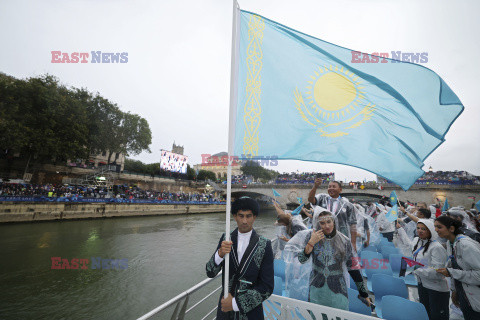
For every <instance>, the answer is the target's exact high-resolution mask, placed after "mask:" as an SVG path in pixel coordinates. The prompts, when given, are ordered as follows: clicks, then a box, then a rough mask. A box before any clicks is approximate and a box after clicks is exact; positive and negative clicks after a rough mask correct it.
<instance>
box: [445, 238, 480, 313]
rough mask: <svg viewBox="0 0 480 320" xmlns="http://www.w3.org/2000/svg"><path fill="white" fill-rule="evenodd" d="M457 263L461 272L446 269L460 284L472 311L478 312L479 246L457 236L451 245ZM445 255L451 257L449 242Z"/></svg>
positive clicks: (479, 284) (479, 310)
mask: <svg viewBox="0 0 480 320" xmlns="http://www.w3.org/2000/svg"><path fill="white" fill-rule="evenodd" d="M453 248H454V251H455V256H456V260H457V263H458V265H459V267H460V268H462V270H459V269H453V268H451V267H449V268H447V270H448V272H449V273H450V274H451V275H452V278H453V279H455V280H458V281H460V282H461V283H462V287H463V290H465V293H466V296H467V299H468V302H470V305H471V307H472V309H473V310H474V311H476V312H480V244H479V243H478V242H476V241H474V240H472V239H471V238H469V237H467V236H465V235H458V236H457V237H456V238H455V242H454V244H453ZM447 254H448V256H451V255H452V254H453V253H452V248H451V244H450V241H449V242H448V243H447Z"/></svg>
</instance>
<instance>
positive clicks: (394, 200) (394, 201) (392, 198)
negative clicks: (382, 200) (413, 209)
mask: <svg viewBox="0 0 480 320" xmlns="http://www.w3.org/2000/svg"><path fill="white" fill-rule="evenodd" d="M397 201H398V198H397V193H396V192H395V190H393V191H392V192H391V193H390V204H391V205H392V206H394V205H396V204H397Z"/></svg>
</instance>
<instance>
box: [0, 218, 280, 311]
mask: <svg viewBox="0 0 480 320" xmlns="http://www.w3.org/2000/svg"><path fill="white" fill-rule="evenodd" d="M274 220H275V213H274V212H273V211H266V212H264V213H262V214H260V215H259V217H258V218H257V220H256V221H255V229H256V230H257V232H258V233H260V234H262V235H264V236H266V237H268V238H269V239H272V238H273V237H274V235H275V228H274V226H273V222H274ZM235 227H236V226H235V225H234V220H233V219H232V230H233V228H235ZM224 229H225V215H224V214H218V213H216V214H192V215H181V216H180V215H176V216H160V217H132V218H112V219H105V220H103V219H102V220H83V221H82V220H80V221H62V222H42V223H35V224H34V223H32V224H8V225H0V287H1V289H0V319H136V318H137V317H139V316H141V315H143V314H145V313H147V312H148V311H150V310H152V309H154V308H155V307H157V306H159V305H161V304H162V303H164V302H166V301H168V300H169V299H171V298H173V297H174V296H176V295H177V294H179V293H181V292H182V291H184V290H186V289H188V288H190V287H191V286H193V285H195V284H196V283H198V282H199V281H201V280H204V279H206V275H205V263H206V262H207V261H208V259H209V258H210V256H211V255H212V253H213V252H214V250H215V248H216V245H217V243H218V239H219V238H220V236H221V234H222V232H223V231H222V230H224ZM52 257H61V258H62V259H69V261H70V262H71V260H72V259H73V258H78V259H89V263H88V264H87V267H88V268H87V269H81V268H79V269H76V270H73V269H70V270H67V269H65V270H62V269H60V270H58V269H52V259H51V258H52ZM92 257H93V258H95V259H96V260H97V261H98V258H101V259H126V260H127V261H126V262H127V263H128V267H127V268H123V269H120V268H115V269H99V268H96V269H92V267H93V266H94V264H93V263H92ZM124 263H125V260H124ZM60 265H61V263H60ZM109 265H111V263H110V264H109ZM96 266H98V265H96ZM120 266H122V267H124V266H126V265H122V264H121V265H120ZM220 282H221V281H220V280H219V279H217V280H216V284H215V286H218V285H220ZM215 286H213V284H212V286H211V287H212V288H213V287H215ZM199 294H200V293H199ZM219 294H220V293H218V294H217V293H216V294H214V295H213V296H212V299H213V300H212V301H211V305H210V306H209V307H210V308H212V306H214V305H215V300H217V299H218V296H219ZM192 299H193V297H192ZM191 305H192V303H190V304H189V306H191ZM205 308H206V306H205V307H204V308H199V310H194V311H192V312H191V313H190V316H189V318H190V319H201V317H202V316H203V315H204V314H205V313H206V312H204V311H205V310H207V309H208V308H207V309H205ZM170 314H171V313H170ZM213 317H214V315H212V316H211V317H209V319H212V318H213ZM164 318H169V316H168V317H167V315H162V316H159V317H156V318H155V319H164Z"/></svg>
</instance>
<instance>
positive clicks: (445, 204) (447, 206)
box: [442, 198, 449, 212]
mask: <svg viewBox="0 0 480 320" xmlns="http://www.w3.org/2000/svg"><path fill="white" fill-rule="evenodd" d="M448 208H449V205H448V199H447V198H445V202H444V203H443V208H442V212H444V211H448Z"/></svg>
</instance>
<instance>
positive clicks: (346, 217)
mask: <svg viewBox="0 0 480 320" xmlns="http://www.w3.org/2000/svg"><path fill="white" fill-rule="evenodd" d="M321 184H322V179H321V178H316V179H315V183H314V184H313V187H312V190H310V193H309V194H308V201H309V202H310V203H311V204H312V205H314V206H320V207H322V208H326V209H327V210H328V211H330V212H331V213H332V214H333V216H334V217H335V219H336V220H337V221H338V225H337V228H338V231H339V232H341V233H343V234H344V235H345V236H346V237H347V238H350V241H351V243H352V247H353V249H354V250H355V251H356V250H357V217H356V214H355V209H354V207H353V205H352V204H351V203H350V202H349V201H348V200H346V199H344V198H342V197H341V196H340V194H341V193H342V184H341V182H339V181H330V183H329V184H328V190H327V192H328V194H325V193H319V194H316V192H317V188H318V187H320V185H321Z"/></svg>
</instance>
